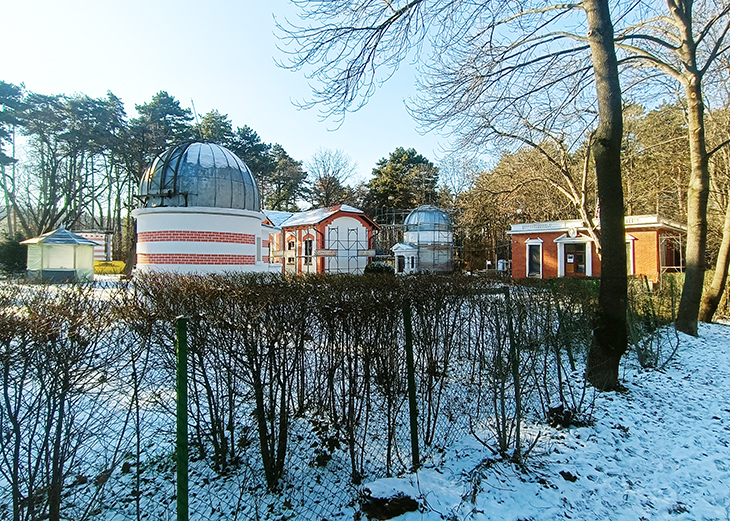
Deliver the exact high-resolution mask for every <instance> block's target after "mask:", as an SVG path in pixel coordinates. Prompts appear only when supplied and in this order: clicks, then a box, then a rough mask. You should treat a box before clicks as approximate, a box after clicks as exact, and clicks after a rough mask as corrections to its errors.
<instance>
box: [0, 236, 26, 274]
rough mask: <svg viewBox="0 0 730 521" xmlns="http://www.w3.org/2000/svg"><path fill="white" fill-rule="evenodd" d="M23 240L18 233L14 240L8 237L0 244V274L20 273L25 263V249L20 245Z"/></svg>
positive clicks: (23, 269)
mask: <svg viewBox="0 0 730 521" xmlns="http://www.w3.org/2000/svg"><path fill="white" fill-rule="evenodd" d="M23 239H24V238H23V236H22V235H20V234H19V233H18V234H16V235H15V238H10V237H8V236H6V237H5V239H3V241H2V242H0V272H3V273H22V272H23V271H25V268H26V262H27V248H26V246H25V245H23V244H20V241H22V240H23Z"/></svg>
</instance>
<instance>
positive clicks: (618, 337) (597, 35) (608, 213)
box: [583, 0, 627, 391]
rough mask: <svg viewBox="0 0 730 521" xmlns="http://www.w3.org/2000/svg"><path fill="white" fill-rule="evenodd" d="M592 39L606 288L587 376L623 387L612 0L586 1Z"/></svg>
mask: <svg viewBox="0 0 730 521" xmlns="http://www.w3.org/2000/svg"><path fill="white" fill-rule="evenodd" d="M583 6H584V9H585V12H586V16H587V19H588V26H589V31H588V39H589V42H590V46H591V54H592V60H593V70H594V75H595V80H596V91H597V95H598V97H597V99H598V128H597V130H596V133H595V140H594V142H593V154H594V157H595V162H596V178H597V180H598V200H599V205H600V209H601V216H600V222H601V249H602V260H601V288H600V293H599V297H598V313H597V317H596V323H595V325H594V330H593V342H592V344H591V347H590V349H589V351H588V365H587V367H586V379H587V380H588V381H589V382H590V383H591V384H592V385H593V386H594V387H596V388H597V389H599V390H604V391H607V390H613V389H615V388H617V387H618V383H619V382H618V374H619V362H620V361H621V357H622V356H623V354H624V353H625V352H626V348H627V335H626V290H627V277H626V232H625V228H624V208H623V188H622V185H621V140H622V138H623V119H622V107H621V87H620V85H619V76H618V65H617V62H616V52H615V49H614V40H613V24H612V22H611V15H610V11H609V5H608V1H607V0H585V1H584V2H583Z"/></svg>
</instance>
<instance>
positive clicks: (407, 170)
mask: <svg viewBox="0 0 730 521" xmlns="http://www.w3.org/2000/svg"><path fill="white" fill-rule="evenodd" d="M373 176H375V177H374V178H373V179H372V180H371V181H370V182H369V183H368V185H367V186H368V189H369V193H368V197H367V200H366V206H367V207H368V208H369V209H376V208H398V209H408V208H416V207H417V206H420V205H423V204H435V203H436V202H437V201H438V194H437V191H436V184H437V182H438V168H436V167H435V166H434V164H433V163H432V162H431V161H429V160H428V159H426V158H425V157H424V156H422V155H421V154H419V153H418V152H416V150H415V149H413V148H409V149H405V148H403V147H398V148H396V149H395V150H394V151H393V152H391V154H390V156H389V157H388V158H383V159H381V160H380V161H378V164H377V166H376V167H375V168H373Z"/></svg>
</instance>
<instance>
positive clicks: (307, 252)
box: [304, 239, 312, 265]
mask: <svg viewBox="0 0 730 521" xmlns="http://www.w3.org/2000/svg"><path fill="white" fill-rule="evenodd" d="M304 264H307V265H311V264H312V239H307V240H306V241H304Z"/></svg>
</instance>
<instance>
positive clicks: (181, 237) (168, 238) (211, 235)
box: [137, 230, 268, 245]
mask: <svg viewBox="0 0 730 521" xmlns="http://www.w3.org/2000/svg"><path fill="white" fill-rule="evenodd" d="M137 242H225V243H229V244H256V237H255V236H254V235H251V234H248V233H233V232H207V231H205V232H203V231H190V230H165V231H154V232H139V233H138V234H137ZM267 245H268V242H267Z"/></svg>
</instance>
